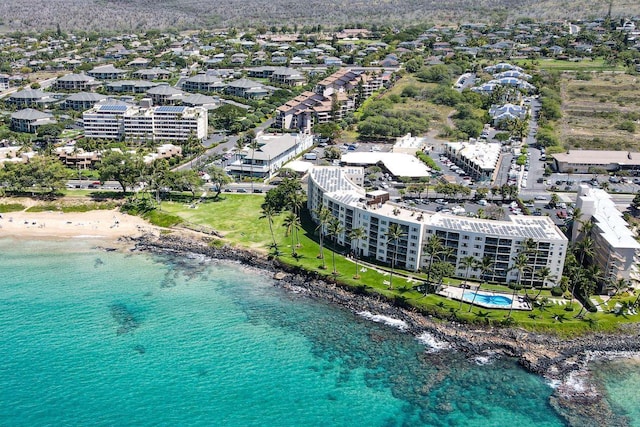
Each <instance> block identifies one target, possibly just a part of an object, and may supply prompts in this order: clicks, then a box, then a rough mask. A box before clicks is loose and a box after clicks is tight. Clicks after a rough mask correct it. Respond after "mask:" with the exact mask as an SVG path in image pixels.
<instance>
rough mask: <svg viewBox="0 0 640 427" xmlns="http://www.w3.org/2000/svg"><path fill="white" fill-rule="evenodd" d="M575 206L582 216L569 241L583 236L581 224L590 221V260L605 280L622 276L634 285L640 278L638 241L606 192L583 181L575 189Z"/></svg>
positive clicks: (577, 239) (639, 244)
mask: <svg viewBox="0 0 640 427" xmlns="http://www.w3.org/2000/svg"><path fill="white" fill-rule="evenodd" d="M578 208H579V209H580V210H581V211H582V217H581V218H580V222H576V224H575V226H574V227H573V231H572V235H571V240H572V241H579V240H582V239H584V238H585V237H586V236H585V233H583V227H584V224H586V223H587V222H589V221H591V222H593V229H592V230H591V234H590V236H591V238H592V239H593V263H594V264H595V265H597V266H598V267H599V268H600V270H601V271H602V273H603V275H604V281H607V280H617V279H625V280H628V281H629V283H630V284H637V282H638V280H640V275H639V272H638V261H639V259H638V254H639V253H640V252H639V251H640V243H638V241H637V240H636V239H635V233H634V232H633V231H631V230H630V229H629V225H628V224H627V222H626V221H625V220H624V218H623V217H622V212H620V211H619V210H618V208H616V205H615V203H614V202H613V200H611V197H610V196H609V193H607V192H606V191H604V190H601V189H599V188H591V187H590V186H588V185H586V184H582V185H580V187H579V188H578V197H577V199H576V209H578Z"/></svg>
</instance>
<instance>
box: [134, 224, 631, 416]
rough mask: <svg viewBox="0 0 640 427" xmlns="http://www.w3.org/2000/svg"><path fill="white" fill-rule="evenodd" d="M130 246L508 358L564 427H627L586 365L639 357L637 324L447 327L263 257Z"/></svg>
mask: <svg viewBox="0 0 640 427" xmlns="http://www.w3.org/2000/svg"><path fill="white" fill-rule="evenodd" d="M129 242H130V243H133V244H134V246H135V249H134V250H140V251H150V252H154V253H169V254H176V253H185V254H186V253H194V254H200V255H204V256H207V257H210V258H214V259H221V260H228V261H235V262H239V263H241V264H243V265H244V266H249V267H252V268H256V269H259V270H261V271H263V272H265V271H266V272H268V273H269V274H271V275H272V276H273V278H274V281H275V283H276V286H279V287H282V288H283V289H286V290H289V291H291V292H295V293H300V294H303V295H305V296H307V297H309V298H313V299H318V300H323V301H327V302H329V303H331V304H336V305H339V306H341V307H344V308H346V309H348V310H350V311H352V312H353V313H360V314H362V313H370V314H373V315H376V316H382V317H383V318H384V319H394V320H396V321H399V322H401V324H402V328H401V329H402V330H403V331H404V332H406V333H411V334H413V335H414V336H416V337H424V336H428V337H429V338H430V339H432V340H435V342H440V343H446V344H445V346H447V347H450V348H452V349H454V350H456V351H460V352H463V353H464V354H465V355H467V357H469V358H473V357H486V355H488V354H498V355H504V356H508V357H515V358H517V360H518V361H519V363H520V364H521V365H522V366H523V367H524V368H525V369H527V370H528V371H530V372H533V373H536V374H538V375H541V376H543V377H544V378H546V379H547V380H548V381H550V382H551V383H552V384H556V385H557V387H556V392H555V393H554V394H553V396H552V399H551V405H552V406H553V407H554V408H555V409H556V410H557V411H558V412H559V413H560V414H561V415H562V416H563V417H564V418H565V420H567V422H568V423H569V425H576V426H577V425H580V426H590V425H593V426H606V425H612V426H613V425H615V426H624V425H628V420H626V419H621V418H620V417H617V416H616V415H615V414H614V413H613V411H612V409H611V408H610V407H609V405H608V403H607V401H606V399H605V398H604V397H605V396H603V394H602V391H601V387H597V386H596V385H595V384H594V383H593V381H592V377H591V375H590V374H589V370H588V362H589V360H592V359H593V358H594V357H597V358H610V357H616V355H623V354H637V353H638V352H640V327H638V326H637V325H630V326H628V327H627V328H626V329H625V330H624V331H622V332H620V333H618V334H602V333H593V334H589V335H584V336H580V337H577V338H574V339H567V340H565V339H560V338H558V337H556V336H553V335H548V334H541V333H535V332H530V331H526V330H524V329H520V328H506V327H485V326H478V325H470V324H463V323H458V322H450V321H447V320H442V319H437V318H435V317H431V316H424V315H423V314H421V313H419V312H417V311H415V310H413V309H410V308H406V307H399V306H397V305H394V304H393V303H392V302H391V301H389V300H387V299H386V298H384V297H381V296H379V295H375V294H373V295H372V294H368V293H366V292H358V291H357V290H354V289H350V288H345V287H343V286H341V285H339V284H337V283H334V282H332V281H330V280H327V279H326V278H324V277H321V276H320V275H318V274H316V273H314V272H309V271H305V270H302V269H298V268H295V267H291V266H288V265H283V264H281V263H279V262H278V261H277V260H275V259H269V258H268V257H266V256H265V255H263V254H259V253H256V252H253V251H250V250H245V249H238V248H233V247H230V246H227V245H224V246H216V245H209V244H208V243H209V242H210V239H208V238H201V237H197V236H195V235H194V236H188V235H176V234H167V235H162V236H155V235H144V236H142V237H138V238H130V239H129Z"/></svg>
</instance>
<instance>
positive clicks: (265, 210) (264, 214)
mask: <svg viewBox="0 0 640 427" xmlns="http://www.w3.org/2000/svg"><path fill="white" fill-rule="evenodd" d="M261 207H262V210H261V211H260V219H265V218H266V220H267V221H269V231H270V232H271V239H272V240H273V248H274V249H275V251H276V255H277V254H278V242H276V236H275V235H274V234H273V217H274V216H275V215H276V210H275V209H274V207H273V206H271V205H270V204H268V203H263V204H262V206H261Z"/></svg>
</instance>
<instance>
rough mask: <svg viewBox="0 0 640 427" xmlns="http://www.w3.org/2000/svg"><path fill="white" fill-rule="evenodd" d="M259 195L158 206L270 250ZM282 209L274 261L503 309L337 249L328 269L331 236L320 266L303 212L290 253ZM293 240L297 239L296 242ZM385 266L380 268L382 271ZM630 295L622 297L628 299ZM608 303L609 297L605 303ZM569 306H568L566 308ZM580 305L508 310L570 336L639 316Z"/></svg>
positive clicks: (433, 301)
mask: <svg viewBox="0 0 640 427" xmlns="http://www.w3.org/2000/svg"><path fill="white" fill-rule="evenodd" d="M263 197H264V196H263V195H254V194H226V193H223V194H222V196H221V199H220V200H217V201H207V202H204V203H201V204H198V205H197V207H196V208H191V207H190V205H188V204H187V203H176V202H164V203H163V204H162V210H163V211H164V212H167V213H170V214H173V215H177V216H179V217H181V218H183V219H184V220H185V221H188V222H191V223H194V224H199V225H204V226H207V227H211V228H213V229H215V230H217V231H219V232H221V233H223V234H224V237H225V239H226V240H228V241H229V242H230V243H232V244H238V245H241V246H244V247H250V248H252V249H257V250H260V251H263V252H268V251H270V245H271V242H272V240H271V234H270V231H269V225H268V222H267V220H266V219H259V216H260V213H259V212H260V204H261V203H262V201H263ZM283 217H284V214H283V215H280V216H279V217H277V218H275V221H274V235H275V238H276V241H277V242H278V247H279V251H280V254H279V259H280V261H282V262H284V263H286V264H290V265H294V266H298V267H302V268H304V269H306V270H309V271H314V272H317V273H318V274H320V275H323V276H325V277H326V278H327V279H329V280H337V281H340V282H341V283H344V284H346V285H349V286H352V287H354V288H357V289H358V290H359V291H360V292H365V291H366V292H375V293H378V294H381V295H384V296H386V297H389V298H390V299H395V300H396V301H399V302H400V303H402V304H408V305H412V306H414V307H417V308H419V309H420V310H422V311H423V312H425V313H430V314H434V315H436V316H439V317H444V318H457V319H459V320H464V321H470V322H479V323H494V322H501V321H504V320H505V318H506V317H507V313H508V310H489V309H483V308H478V307H473V308H472V309H471V311H470V312H469V305H468V304H466V303H462V305H460V302H459V301H455V300H449V299H447V298H444V297H440V296H438V295H431V294H430V295H426V296H425V295H423V294H422V293H420V292H418V291H416V290H415V289H414V286H415V285H416V284H418V283H419V282H420V280H416V281H412V282H409V281H408V280H407V277H404V276H400V275H398V272H396V274H394V275H393V277H392V276H391V275H390V274H389V272H388V270H389V269H388V268H386V269H385V268H384V267H378V268H375V269H374V268H372V267H371V266H367V267H366V271H362V270H361V269H362V265H359V267H358V271H357V274H358V275H359V276H360V277H358V278H354V276H355V275H356V266H355V263H354V262H353V260H350V259H347V258H345V257H343V256H342V255H340V251H341V250H342V249H341V248H339V251H338V252H337V253H336V254H335V269H336V271H337V274H336V275H334V274H333V268H334V265H333V262H334V261H333V253H332V251H331V242H330V241H329V239H325V260H324V264H325V267H326V268H324V269H323V268H322V264H323V261H322V259H320V258H319V254H320V248H319V243H318V241H317V235H315V227H314V225H313V224H312V223H310V221H309V219H308V218H305V217H303V229H302V230H300V232H299V234H298V237H297V239H296V238H295V236H294V246H295V251H296V254H297V256H293V255H292V239H291V236H286V235H285V232H286V230H285V229H284V227H282V219H283ZM298 241H299V245H298V243H297V242H298ZM385 270H386V271H385ZM404 274H405V275H407V276H409V277H411V278H414V279H424V278H425V275H424V274H421V273H414V272H404ZM388 281H391V282H392V284H393V289H389V287H388V284H387V283H386V282H388ZM459 283H460V279H455V278H452V279H445V284H451V285H454V286H455V285H457V284H459ZM483 288H484V289H491V290H495V291H498V292H503V293H505V294H511V292H512V290H511V289H509V288H507V287H506V286H500V285H486V284H485V285H483ZM529 294H530V295H531V294H533V295H535V294H537V291H529ZM518 295H521V296H523V295H524V291H522V290H521V291H519V292H518ZM543 297H547V298H549V297H551V294H550V292H549V291H548V290H544V291H543V292H542V293H541V294H540V298H541V299H542V298H543ZM552 298H553V299H554V300H561V299H562V298H561V297H552ZM630 298H631V297H627V299H630ZM609 305H611V307H613V302H612V303H610V304H609ZM567 306H571V307H572V310H571V311H569V310H567ZM579 311H580V304H579V303H578V302H576V301H574V302H573V303H572V304H571V302H568V303H567V304H557V303H554V302H550V303H548V304H546V305H544V306H541V307H536V308H534V310H532V311H517V310H514V311H513V313H512V318H513V320H514V322H515V323H516V324H517V325H520V326H523V327H525V328H527V329H532V330H539V331H546V332H555V333H558V334H562V335H565V336H572V335H575V334H578V333H580V332H584V331H587V330H594V329H597V330H613V329H615V327H616V326H617V324H618V323H620V322H631V321H638V320H640V314H639V315H624V314H621V315H614V314H611V313H605V312H598V313H589V314H587V315H586V316H585V317H586V319H584V320H581V319H575V316H576V314H578V312H579Z"/></svg>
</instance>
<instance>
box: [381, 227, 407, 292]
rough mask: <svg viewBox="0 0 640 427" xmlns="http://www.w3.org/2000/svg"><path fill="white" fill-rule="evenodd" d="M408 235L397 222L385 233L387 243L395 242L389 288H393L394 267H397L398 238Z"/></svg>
mask: <svg viewBox="0 0 640 427" xmlns="http://www.w3.org/2000/svg"><path fill="white" fill-rule="evenodd" d="M406 235H407V233H405V232H404V230H403V229H402V226H401V225H400V224H397V223H393V224H391V225H390V226H389V229H388V230H387V232H386V233H385V237H386V238H387V244H389V242H393V257H392V258H391V275H390V276H389V289H393V269H394V268H395V264H396V256H397V254H398V240H400V239H401V238H403V237H404V236H406Z"/></svg>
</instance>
